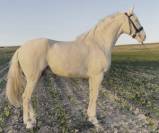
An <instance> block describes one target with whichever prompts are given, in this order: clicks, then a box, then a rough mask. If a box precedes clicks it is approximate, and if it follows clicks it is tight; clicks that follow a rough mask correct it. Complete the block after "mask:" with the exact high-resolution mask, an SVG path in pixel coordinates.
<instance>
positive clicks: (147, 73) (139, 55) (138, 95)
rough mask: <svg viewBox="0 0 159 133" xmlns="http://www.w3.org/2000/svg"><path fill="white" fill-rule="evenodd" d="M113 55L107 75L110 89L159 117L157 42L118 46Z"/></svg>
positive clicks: (147, 112) (158, 57)
mask: <svg viewBox="0 0 159 133" xmlns="http://www.w3.org/2000/svg"><path fill="white" fill-rule="evenodd" d="M112 57H113V58H112V66H111V69H110V72H109V78H108V84H109V86H110V88H111V89H112V91H114V93H116V94H117V95H118V96H119V97H121V98H124V99H125V100H126V101H128V103H130V104H133V105H135V106H137V107H139V108H140V109H142V110H143V111H144V112H145V114H146V115H149V116H150V117H156V118H159V104H158V103H159V83H158V80H159V67H158V66H159V45H156V46H154V47H152V46H151V45H146V46H142V47H141V46H137V45H135V46H122V47H117V48H115V49H114V51H113V55H112ZM119 102H120V101H119Z"/></svg>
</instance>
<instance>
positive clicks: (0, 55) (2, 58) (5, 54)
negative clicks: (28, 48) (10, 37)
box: [0, 47, 17, 66]
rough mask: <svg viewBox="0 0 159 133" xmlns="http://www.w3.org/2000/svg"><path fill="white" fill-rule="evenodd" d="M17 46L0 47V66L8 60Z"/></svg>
mask: <svg viewBox="0 0 159 133" xmlns="http://www.w3.org/2000/svg"><path fill="white" fill-rule="evenodd" d="M16 49H17V47H5V48H0V66H1V65H3V64H5V63H6V62H8V61H9V60H10V58H11V56H12V55H13V53H14V51H15V50H16Z"/></svg>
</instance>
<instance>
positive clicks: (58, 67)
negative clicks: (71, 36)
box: [6, 9, 146, 128]
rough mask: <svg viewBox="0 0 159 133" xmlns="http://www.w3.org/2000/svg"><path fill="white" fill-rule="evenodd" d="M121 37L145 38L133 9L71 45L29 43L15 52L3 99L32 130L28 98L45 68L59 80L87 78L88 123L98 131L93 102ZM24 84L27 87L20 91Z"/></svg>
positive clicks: (103, 22)
mask: <svg viewBox="0 0 159 133" xmlns="http://www.w3.org/2000/svg"><path fill="white" fill-rule="evenodd" d="M123 33H126V34H128V35H130V36H132V37H133V38H135V39H136V40H137V41H138V42H140V43H142V42H143V41H144V40H145V38H146V34H145V32H144V29H143V27H142V26H141V24H140V22H139V20H138V18H137V16H136V15H135V14H134V13H133V9H131V10H129V11H128V12H126V13H123V12H121V13H116V14H114V15H111V16H108V17H106V18H104V19H103V20H101V21H100V22H99V23H98V24H97V25H96V26H95V27H94V28H92V29H91V30H90V31H89V32H87V33H84V34H82V35H81V36H79V37H78V38H77V39H76V40H74V41H71V42H60V41H54V40H50V39H45V38H41V39H35V40H31V41H28V42H26V44H24V45H23V46H21V47H20V48H19V49H17V51H16V52H15V54H14V55H13V57H12V60H11V65H10V69H9V72H8V81H7V87H6V95H7V97H8V99H9V101H10V103H11V104H12V105H15V106H19V105H21V104H22V105H23V121H24V124H26V128H32V127H34V126H35V123H36V118H35V113H34V111H33V108H32V105H31V95H32V92H33V90H34V88H35V86H36V84H37V82H38V79H39V77H40V76H41V73H42V72H43V70H44V69H45V68H46V67H47V66H49V67H50V69H51V70H52V72H53V73H55V74H56V75H59V76H65V77H81V78H88V80H89V105H88V109H87V115H88V120H89V121H90V122H91V123H92V124H94V125H95V126H96V127H97V128H98V127H99V124H98V120H97V118H96V102H97V97H98V91H99V86H100V84H101V82H102V80H103V75H104V72H106V71H107V70H108V69H109V67H110V65H111V52H112V47H113V46H114V45H115V43H116V41H117V40H118V38H119V37H120V35H121V34H123ZM23 77H25V80H24V78H23ZM24 81H26V86H25V89H24V90H23V89H22V88H23V86H24V84H23V83H24Z"/></svg>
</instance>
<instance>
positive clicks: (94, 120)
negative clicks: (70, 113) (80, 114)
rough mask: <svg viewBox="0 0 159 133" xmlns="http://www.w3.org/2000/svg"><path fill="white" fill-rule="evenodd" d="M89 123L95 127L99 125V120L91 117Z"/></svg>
mask: <svg viewBox="0 0 159 133" xmlns="http://www.w3.org/2000/svg"><path fill="white" fill-rule="evenodd" d="M88 121H89V122H91V123H92V124H93V125H96V124H98V120H97V118H96V117H89V118H88Z"/></svg>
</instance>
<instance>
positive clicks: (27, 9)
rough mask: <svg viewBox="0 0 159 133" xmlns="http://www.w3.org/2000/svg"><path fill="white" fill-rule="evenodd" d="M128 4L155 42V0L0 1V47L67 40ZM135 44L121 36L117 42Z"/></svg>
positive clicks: (158, 7) (158, 17) (158, 34)
mask: <svg viewBox="0 0 159 133" xmlns="http://www.w3.org/2000/svg"><path fill="white" fill-rule="evenodd" d="M132 6H134V7H135V9H134V12H135V13H136V15H137V16H138V18H139V20H140V22H141V24H142V25H143V27H144V29H145V32H146V35H147V39H146V42H159V14H158V13H159V1H157V0H153V2H152V1H150V0H147V1H146V0H0V46H8V45H22V44H23V43H24V42H25V41H27V40H31V39H34V38H40V37H46V38H50V39H53V40H60V41H71V40H74V39H75V38H76V37H77V36H79V35H80V34H81V33H83V32H86V31H88V30H89V29H90V28H92V27H93V26H95V25H96V23H97V22H98V21H99V20H101V19H102V18H104V17H105V16H108V15H110V14H113V13H115V12H118V11H123V12H125V11H127V10H128V9H129V8H131V7H132ZM128 43H130V44H131V43H137V42H136V41H135V40H134V39H132V38H131V37H129V36H127V35H122V36H121V37H120V38H119V40H118V42H117V44H128Z"/></svg>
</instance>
